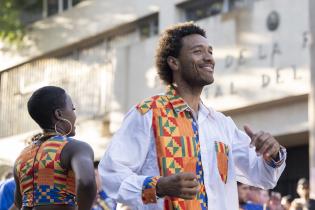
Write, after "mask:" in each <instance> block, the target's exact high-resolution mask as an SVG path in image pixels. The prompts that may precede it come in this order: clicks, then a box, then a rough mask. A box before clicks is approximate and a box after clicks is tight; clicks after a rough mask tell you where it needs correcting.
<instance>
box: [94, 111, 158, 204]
mask: <svg viewBox="0 0 315 210" xmlns="http://www.w3.org/2000/svg"><path fill="white" fill-rule="evenodd" d="M151 125H152V112H151V111H148V112H147V113H145V114H144V115H142V114H141V113H140V112H138V110H137V109H136V108H132V109H131V110H130V111H129V112H128V114H127V115H126V116H125V119H124V120H123V123H122V126H121V128H120V129H119V130H118V131H117V132H116V134H115V135H114V136H113V138H112V140H111V143H110V145H109V147H108V149H107V151H106V152H105V154H104V156H103V158H102V159H101V161H100V165H99V168H98V169H99V173H100V177H101V181H102V187H103V189H104V191H105V192H106V194H107V195H108V196H109V197H110V198H112V199H114V200H115V201H117V202H119V203H124V204H127V205H130V206H142V205H144V204H147V203H156V192H155V186H156V183H157V179H158V178H159V177H157V176H145V175H139V174H141V168H142V166H143V164H144V162H145V160H146V157H147V154H148V152H149V150H150V149H149V148H150V143H151V139H152V137H151V136H152V135H153V134H152V132H151Z"/></svg>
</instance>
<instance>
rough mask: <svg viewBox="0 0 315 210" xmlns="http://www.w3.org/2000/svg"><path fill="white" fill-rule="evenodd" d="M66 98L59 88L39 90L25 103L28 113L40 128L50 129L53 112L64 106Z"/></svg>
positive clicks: (50, 87)
mask: <svg viewBox="0 0 315 210" xmlns="http://www.w3.org/2000/svg"><path fill="white" fill-rule="evenodd" d="M66 98H67V95H66V91H65V90H64V89H62V88H60V87H56V86H45V87H42V88H39V89H38V90H36V91H35V92H34V93H33V94H32V96H31V97H30V99H29V100H28V102H27V109H28V113H29V114H30V116H31V117H32V118H33V120H34V121H35V122H36V123H37V124H38V125H39V126H40V127H41V128H43V129H47V128H51V126H52V116H53V114H54V111H55V110H56V109H58V108H64V107H65V106H66Z"/></svg>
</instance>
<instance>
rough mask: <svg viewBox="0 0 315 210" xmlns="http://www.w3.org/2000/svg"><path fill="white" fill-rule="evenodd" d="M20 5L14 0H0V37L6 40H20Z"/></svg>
mask: <svg viewBox="0 0 315 210" xmlns="http://www.w3.org/2000/svg"><path fill="white" fill-rule="evenodd" d="M20 12H21V7H19V5H18V3H17V1H15V0H0V39H1V40H3V41H6V42H14V41H18V40H21V39H22V37H23V25H22V23H21V21H20Z"/></svg>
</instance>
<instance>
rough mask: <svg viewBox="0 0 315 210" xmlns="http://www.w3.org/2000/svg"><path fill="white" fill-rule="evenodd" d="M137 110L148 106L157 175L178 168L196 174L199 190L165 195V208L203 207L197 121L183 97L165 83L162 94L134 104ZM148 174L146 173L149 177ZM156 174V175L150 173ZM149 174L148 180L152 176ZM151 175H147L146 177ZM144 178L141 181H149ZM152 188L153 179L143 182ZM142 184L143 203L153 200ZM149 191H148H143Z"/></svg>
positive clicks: (185, 208)
mask: <svg viewBox="0 0 315 210" xmlns="http://www.w3.org/2000/svg"><path fill="white" fill-rule="evenodd" d="M137 109H138V111H139V112H140V113H142V114H145V113H147V112H148V111H149V110H152V113H153V118H152V126H153V130H154V135H155V140H156V142H155V143H156V148H157V157H158V165H159V170H160V175H161V176H169V175H172V174H176V173H180V172H191V173H194V174H196V176H197V180H198V182H199V184H200V191H199V193H198V194H197V196H196V198H195V199H193V200H184V199H181V198H175V197H165V199H164V209H165V210H173V209H174V210H175V209H176V210H188V209H194V210H204V209H207V194H206V190H205V186H204V179H203V169H202V163H201V152H200V143H199V134H198V124H197V122H196V121H195V120H194V118H193V117H192V113H191V111H190V109H189V107H188V105H187V104H186V103H185V101H184V100H183V99H182V98H181V97H180V96H179V95H177V93H176V90H175V88H174V87H172V86H169V87H168V91H167V93H166V94H165V95H158V96H153V97H152V98H149V99H148V100H145V101H143V102H142V103H140V104H139V105H138V106H137ZM149 178H150V177H149ZM153 178H156V177H153ZM153 178H152V180H153ZM150 179H151V178H150ZM152 180H145V182H153V181H152ZM145 185H147V186H149V187H150V188H152V186H155V185H156V183H154V182H153V183H151V184H145ZM145 185H144V189H143V191H142V192H143V195H142V198H146V199H145V200H143V202H144V203H150V202H148V201H153V202H152V203H155V202H156V199H154V198H153V197H152V196H153V195H154V194H152V191H146V189H147V188H146V187H145ZM146 192H149V193H150V195H146Z"/></svg>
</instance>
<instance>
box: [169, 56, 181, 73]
mask: <svg viewBox="0 0 315 210" xmlns="http://www.w3.org/2000/svg"><path fill="white" fill-rule="evenodd" d="M167 64H168V65H169V67H170V68H171V69H172V70H173V71H178V69H179V62H178V60H177V58H175V57H173V56H168V57H167Z"/></svg>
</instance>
